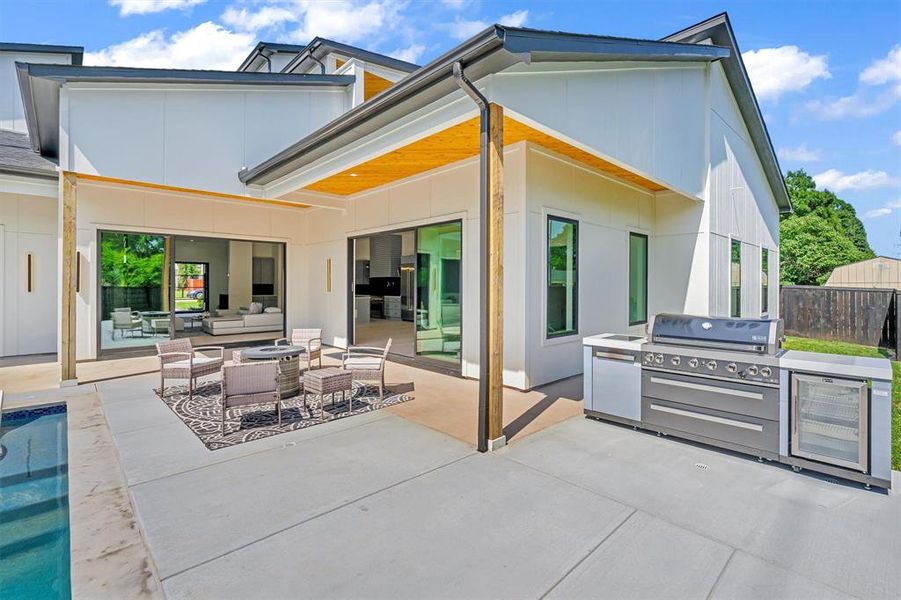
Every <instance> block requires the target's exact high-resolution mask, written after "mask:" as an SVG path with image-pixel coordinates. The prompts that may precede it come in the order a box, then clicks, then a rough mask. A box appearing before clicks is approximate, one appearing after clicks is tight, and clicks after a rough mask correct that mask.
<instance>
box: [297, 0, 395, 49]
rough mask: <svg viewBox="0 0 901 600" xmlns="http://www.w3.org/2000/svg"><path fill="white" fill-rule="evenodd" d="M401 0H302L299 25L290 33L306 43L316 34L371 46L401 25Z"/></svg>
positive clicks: (298, 15)
mask: <svg viewBox="0 0 901 600" xmlns="http://www.w3.org/2000/svg"><path fill="white" fill-rule="evenodd" d="M401 8H403V3H402V2H401V1H400V0H369V1H368V2H357V1H353V0H336V1H333V2H316V1H313V0H299V1H298V3H297V13H298V14H297V19H296V20H297V21H298V23H299V25H298V27H297V28H296V29H294V30H293V31H291V32H290V33H289V34H288V38H289V39H290V40H291V41H295V42H301V43H306V42H309V41H310V40H312V39H313V38H314V37H316V36H319V37H325V38H334V39H336V40H339V41H342V42H345V43H348V44H354V43H357V42H360V41H363V40H366V41H367V42H369V45H370V46H372V41H373V37H374V36H380V35H381V36H384V35H385V34H386V33H389V32H390V31H392V30H393V29H394V28H396V27H398V26H399V23H400V22H401V21H402V20H403V19H402V15H401V14H400V11H401Z"/></svg>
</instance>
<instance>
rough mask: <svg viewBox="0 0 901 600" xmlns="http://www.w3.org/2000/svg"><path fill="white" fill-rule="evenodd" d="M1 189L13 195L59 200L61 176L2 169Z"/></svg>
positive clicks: (0, 172) (0, 171)
mask: <svg viewBox="0 0 901 600" xmlns="http://www.w3.org/2000/svg"><path fill="white" fill-rule="evenodd" d="M0 189H2V190H3V191H4V192H9V193H11V194H25V195H28V196H43V197H45V198H57V197H58V196H59V174H58V173H53V174H52V175H30V174H24V173H21V172H13V171H12V170H5V169H0Z"/></svg>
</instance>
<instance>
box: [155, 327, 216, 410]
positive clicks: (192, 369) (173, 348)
mask: <svg viewBox="0 0 901 600" xmlns="http://www.w3.org/2000/svg"><path fill="white" fill-rule="evenodd" d="M199 350H216V351H218V352H219V356H203V355H197V354H195V352H197V351H199ZM156 352H157V355H158V356H159V358H160V397H161V398H162V397H164V396H165V395H166V380H167V379H187V380H188V400H191V399H193V398H194V383H195V381H196V380H197V378H198V377H203V376H204V375H212V374H213V373H218V372H219V370H220V369H221V368H222V364H223V363H224V359H223V356H224V354H225V348H223V347H222V346H198V347H197V348H193V347H192V346H191V340H190V339H188V338H181V339H177V340H167V341H165V342H157V344H156Z"/></svg>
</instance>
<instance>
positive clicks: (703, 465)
mask: <svg viewBox="0 0 901 600" xmlns="http://www.w3.org/2000/svg"><path fill="white" fill-rule="evenodd" d="M695 468H696V469H700V470H702V471H706V470H707V469H709V468H710V467H709V466H707V465H705V464H704V463H695Z"/></svg>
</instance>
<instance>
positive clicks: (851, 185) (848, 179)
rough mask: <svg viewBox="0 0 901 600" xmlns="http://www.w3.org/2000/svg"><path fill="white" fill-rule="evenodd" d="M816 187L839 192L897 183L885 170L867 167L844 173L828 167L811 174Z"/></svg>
mask: <svg viewBox="0 0 901 600" xmlns="http://www.w3.org/2000/svg"><path fill="white" fill-rule="evenodd" d="M813 179H814V181H816V184H817V187H821V188H825V189H829V190H832V191H833V192H841V191H844V190H866V189H872V188H879V187H889V186H894V185H898V180H897V179H896V178H894V177H892V176H890V175H889V174H888V173H886V172H885V171H876V170H873V169H867V170H866V171H859V172H857V173H850V174H848V175H845V174H844V173H842V172H841V171H839V170H838V169H829V170H827V171H823V172H822V173H819V174H817V175H814V176H813Z"/></svg>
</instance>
